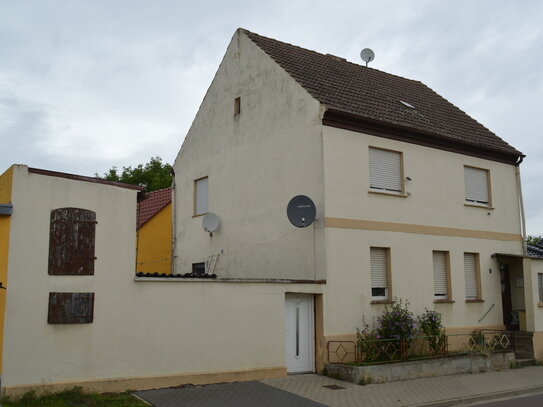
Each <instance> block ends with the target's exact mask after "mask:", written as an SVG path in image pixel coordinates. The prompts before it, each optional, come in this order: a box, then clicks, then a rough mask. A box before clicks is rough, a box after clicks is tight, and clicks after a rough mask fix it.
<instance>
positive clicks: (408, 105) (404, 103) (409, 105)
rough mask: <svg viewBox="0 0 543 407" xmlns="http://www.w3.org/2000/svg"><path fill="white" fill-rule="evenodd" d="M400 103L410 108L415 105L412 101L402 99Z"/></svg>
mask: <svg viewBox="0 0 543 407" xmlns="http://www.w3.org/2000/svg"><path fill="white" fill-rule="evenodd" d="M400 103H401V104H402V105H404V106H405V107H408V108H409V109H414V108H415V106H413V105H412V104H411V103H408V102H405V101H403V100H400Z"/></svg>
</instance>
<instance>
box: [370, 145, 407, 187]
mask: <svg viewBox="0 0 543 407" xmlns="http://www.w3.org/2000/svg"><path fill="white" fill-rule="evenodd" d="M369 154H370V189H375V190H380V191H386V192H397V193H402V192H403V179H402V155H401V153H399V152H397V151H390V150H381V149H380V148H372V147H370V152H369Z"/></svg>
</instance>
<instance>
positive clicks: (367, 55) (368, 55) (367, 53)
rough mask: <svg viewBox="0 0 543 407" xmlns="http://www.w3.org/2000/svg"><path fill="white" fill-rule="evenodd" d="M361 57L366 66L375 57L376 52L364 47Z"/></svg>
mask: <svg viewBox="0 0 543 407" xmlns="http://www.w3.org/2000/svg"><path fill="white" fill-rule="evenodd" d="M360 58H362V61H364V62H365V63H366V66H368V62H371V61H373V60H374V59H375V53H374V52H373V51H372V50H371V49H369V48H364V49H363V50H362V51H360Z"/></svg>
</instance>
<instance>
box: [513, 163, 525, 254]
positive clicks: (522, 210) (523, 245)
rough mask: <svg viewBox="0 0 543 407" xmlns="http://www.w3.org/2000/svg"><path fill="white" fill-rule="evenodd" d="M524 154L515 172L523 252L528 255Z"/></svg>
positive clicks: (516, 165)
mask: <svg viewBox="0 0 543 407" xmlns="http://www.w3.org/2000/svg"><path fill="white" fill-rule="evenodd" d="M524 157H525V156H524V155H521V156H520V157H519V159H518V161H517V163H516V164H515V174H516V176H517V193H518V200H519V205H520V222H521V228H522V254H523V255H526V254H527V253H528V248H527V246H526V217H525V214H524V199H523V198H522V183H521V181H520V164H521V163H522V161H523V160H524Z"/></svg>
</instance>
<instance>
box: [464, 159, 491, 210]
mask: <svg viewBox="0 0 543 407" xmlns="http://www.w3.org/2000/svg"><path fill="white" fill-rule="evenodd" d="M488 180H489V177H488V170H484V169H481V168H474V167H464V186H465V191H466V203H469V204H473V205H481V206H489V205H490V193H489V191H490V188H489V185H488V184H489V181H488Z"/></svg>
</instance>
